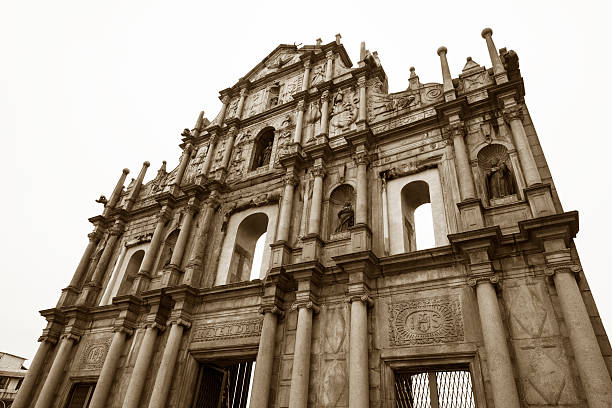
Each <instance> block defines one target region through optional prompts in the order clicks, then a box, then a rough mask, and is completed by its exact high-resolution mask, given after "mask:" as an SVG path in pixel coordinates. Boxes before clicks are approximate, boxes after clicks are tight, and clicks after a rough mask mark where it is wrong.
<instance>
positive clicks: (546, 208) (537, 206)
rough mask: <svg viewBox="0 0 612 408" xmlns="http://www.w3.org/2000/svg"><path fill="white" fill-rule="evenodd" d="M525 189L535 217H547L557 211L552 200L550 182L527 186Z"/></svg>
mask: <svg viewBox="0 0 612 408" xmlns="http://www.w3.org/2000/svg"><path fill="white" fill-rule="evenodd" d="M523 191H524V194H525V198H526V199H527V202H528V203H529V207H530V208H531V214H532V215H533V217H534V218H538V217H545V216H547V215H554V214H556V213H557V211H556V210H555V205H554V204H553V201H552V193H551V190H550V184H536V185H534V186H531V187H527V188H526V189H525V190H523Z"/></svg>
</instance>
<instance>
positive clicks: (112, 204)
mask: <svg viewBox="0 0 612 408" xmlns="http://www.w3.org/2000/svg"><path fill="white" fill-rule="evenodd" d="M129 173H130V170H129V169H123V173H122V174H121V177H119V180H118V181H117V184H116V185H115V189H114V190H113V193H112V194H111V196H110V198H109V199H108V202H107V203H106V205H105V206H104V211H103V213H102V214H103V215H106V213H107V212H108V211H109V210H111V209H113V208H114V207H115V205H117V201H119V197H121V191H122V190H123V184H124V183H125V178H126V176H127V175H128V174H129Z"/></svg>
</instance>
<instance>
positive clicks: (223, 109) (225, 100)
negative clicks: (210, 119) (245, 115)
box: [218, 95, 230, 127]
mask: <svg viewBox="0 0 612 408" xmlns="http://www.w3.org/2000/svg"><path fill="white" fill-rule="evenodd" d="M229 101H230V97H229V95H223V96H222V97H221V103H222V104H223V105H221V111H219V123H218V125H219V127H221V126H223V121H224V120H225V113H226V112H227V105H228V104H229Z"/></svg>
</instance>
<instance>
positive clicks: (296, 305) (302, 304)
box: [291, 300, 321, 313]
mask: <svg viewBox="0 0 612 408" xmlns="http://www.w3.org/2000/svg"><path fill="white" fill-rule="evenodd" d="M300 308H306V309H308V310H312V311H313V312H314V313H319V312H320V311H321V308H320V307H319V306H317V305H316V304H315V303H314V302H313V301H312V300H296V301H295V302H293V304H292V305H291V311H294V310H298V309H300Z"/></svg>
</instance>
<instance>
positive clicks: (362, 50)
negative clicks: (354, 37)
mask: <svg viewBox="0 0 612 408" xmlns="http://www.w3.org/2000/svg"><path fill="white" fill-rule="evenodd" d="M366 54H367V51H366V44H365V41H362V42H361V47H360V48H359V61H363V60H364V59H365V57H366Z"/></svg>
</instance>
